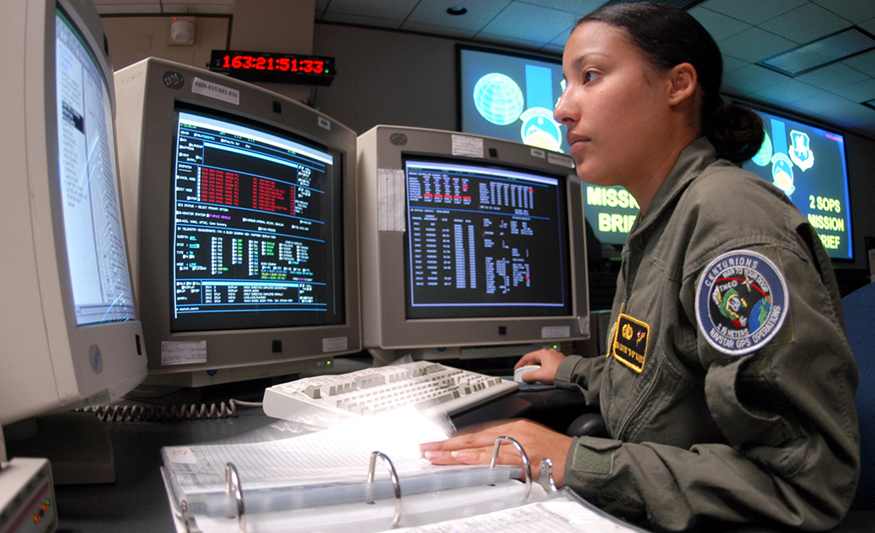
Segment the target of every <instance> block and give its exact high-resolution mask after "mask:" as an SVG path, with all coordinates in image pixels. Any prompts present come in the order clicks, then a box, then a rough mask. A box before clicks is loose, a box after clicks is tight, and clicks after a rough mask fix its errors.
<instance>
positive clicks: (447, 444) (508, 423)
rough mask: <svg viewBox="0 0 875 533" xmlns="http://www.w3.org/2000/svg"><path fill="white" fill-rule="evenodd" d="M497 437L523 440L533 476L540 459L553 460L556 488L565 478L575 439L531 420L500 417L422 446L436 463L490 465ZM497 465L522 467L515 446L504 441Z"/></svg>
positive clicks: (426, 455) (424, 452)
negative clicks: (570, 450) (570, 449)
mask: <svg viewBox="0 0 875 533" xmlns="http://www.w3.org/2000/svg"><path fill="white" fill-rule="evenodd" d="M498 437H511V438H512V439H514V440H516V441H517V442H519V443H520V446H522V447H523V450H525V452H526V455H527V456H528V458H529V462H530V464H531V466H532V475H533V476H535V477H537V475H538V471H539V469H540V466H541V460H542V459H544V458H549V459H550V460H551V461H552V462H553V479H554V480H555V482H556V486H557V487H562V485H563V484H564V481H565V459H566V457H567V456H568V449H569V448H570V447H571V442H572V440H573V439H572V438H571V437H569V436H566V435H563V434H561V433H557V432H555V431H553V430H552V429H550V428H548V427H545V426H542V425H541V424H538V423H535V422H532V421H531V420H524V419H519V420H500V421H496V422H489V423H487V424H482V425H478V426H471V427H470V428H464V429H462V430H461V431H459V432H458V433H456V434H455V435H454V436H453V437H452V438H450V439H447V440H445V441H442V442H429V443H425V444H421V445H420V447H419V448H420V450H421V451H422V453H423V455H424V456H425V458H426V459H428V460H429V461H431V462H432V463H433V464H436V465H457V464H465V465H478V464H486V465H488V464H489V463H490V462H491V461H492V451H493V449H494V448H495V440H496V439H497V438H498ZM497 464H502V465H516V466H523V461H522V458H521V457H520V454H519V453H518V452H517V450H516V448H515V447H514V446H513V445H512V444H511V443H510V442H508V441H502V443H501V448H500V449H499V452H498V461H497Z"/></svg>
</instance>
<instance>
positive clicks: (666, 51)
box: [577, 2, 764, 163]
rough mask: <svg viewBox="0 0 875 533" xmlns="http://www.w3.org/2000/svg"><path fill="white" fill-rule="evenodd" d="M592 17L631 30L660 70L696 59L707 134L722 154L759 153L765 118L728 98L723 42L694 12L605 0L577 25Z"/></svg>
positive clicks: (738, 156)
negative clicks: (725, 95)
mask: <svg viewBox="0 0 875 533" xmlns="http://www.w3.org/2000/svg"><path fill="white" fill-rule="evenodd" d="M589 21H596V22H603V23H605V24H609V25H611V26H614V27H617V28H622V29H624V30H626V33H627V34H628V36H629V39H630V42H631V43H632V44H633V45H635V46H636V47H637V48H639V49H640V50H641V51H642V53H643V54H644V57H645V58H646V59H647V61H648V62H649V63H650V65H651V66H652V67H653V68H654V69H656V70H657V71H659V72H665V71H667V70H670V69H672V68H674V67H675V66H676V65H679V64H681V63H690V64H692V65H693V67H694V68H695V69H696V73H697V74H698V79H699V81H698V83H699V87H700V89H701V91H702V94H703V102H702V124H701V127H702V134H703V135H705V136H706V137H708V140H710V141H711V143H712V144H713V145H714V148H716V150H717V155H718V156H719V157H723V158H726V159H728V160H730V161H732V162H734V163H740V162H742V161H745V160H747V159H750V158H751V157H753V156H754V155H755V154H756V153H757V151H758V150H759V148H760V145H761V144H762V142H763V134H764V133H763V123H762V120H761V119H760V117H759V115H757V114H756V113H754V112H753V111H751V110H749V109H745V108H743V107H740V106H737V105H731V104H726V103H724V102H723V99H722V98H721V97H720V84H721V83H722V80H723V57H722V56H721V55H720V48H718V47H717V43H715V42H714V39H713V38H712V37H711V34H709V33H708V30H706V29H705V28H704V27H702V25H701V24H699V21H697V20H696V19H695V18H693V16H692V15H690V14H689V13H687V12H686V11H683V10H681V9H677V8H674V7H669V6H665V5H659V4H653V3H650V2H637V3H621V4H613V5H609V6H605V7H603V8H601V9H598V10H596V11H593V12H592V13H590V14H589V15H587V16H585V17H583V18H582V19H580V21H579V22H578V23H577V25H578V26H579V25H580V24H583V23H584V22H589Z"/></svg>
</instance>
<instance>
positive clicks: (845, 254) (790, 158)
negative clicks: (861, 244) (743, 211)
mask: <svg viewBox="0 0 875 533" xmlns="http://www.w3.org/2000/svg"><path fill="white" fill-rule="evenodd" d="M757 113H758V114H759V115H760V117H762V119H763V127H764V129H765V133H766V135H765V139H764V140H763V144H762V146H761V147H760V151H759V152H758V153H757V155H755V156H754V157H753V158H752V159H751V160H750V161H747V162H745V163H743V164H742V168H744V169H746V170H749V171H751V172H753V173H755V174H757V175H758V176H760V177H761V178H763V179H764V180H766V181H768V182H769V183H772V184H774V185H775V186H776V187H778V188H779V189H781V190H782V191H784V194H786V195H787V197H788V198H790V199H791V200H792V201H793V203H794V204H796V206H797V207H798V208H799V210H800V211H801V212H802V214H803V215H805V217H806V218H807V219H808V221H809V223H810V224H811V225H812V226H813V227H814V229H815V230H817V233H818V235H819V236H820V240H821V242H822V243H823V245H824V247H825V248H826V251H827V252H828V253H829V256H830V257H832V258H833V259H853V256H854V247H853V242H852V241H851V210H850V205H849V199H848V197H849V194H848V167H847V160H846V158H845V138H844V136H843V135H841V134H840V133H835V132H831V131H827V130H824V129H821V128H818V127H816V126H813V125H810V124H805V123H802V122H798V121H795V120H790V119H787V118H783V117H779V116H776V115H773V114H771V113H766V112H763V111H759V110H757Z"/></svg>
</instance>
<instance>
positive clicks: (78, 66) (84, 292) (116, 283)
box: [55, 10, 134, 326]
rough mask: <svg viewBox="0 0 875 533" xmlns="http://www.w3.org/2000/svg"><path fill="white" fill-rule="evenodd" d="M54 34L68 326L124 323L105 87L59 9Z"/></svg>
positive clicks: (124, 262)
mask: <svg viewBox="0 0 875 533" xmlns="http://www.w3.org/2000/svg"><path fill="white" fill-rule="evenodd" d="M56 37H57V41H56V44H57V46H56V54H57V56H56V57H57V61H56V71H55V75H56V80H55V81H56V84H57V87H56V91H57V92H56V103H57V117H58V128H57V129H58V148H59V149H58V173H59V174H60V186H61V190H60V194H61V199H62V202H61V205H62V210H63V216H64V223H63V226H64V240H65V242H66V249H67V258H68V261H67V262H68V267H69V272H70V282H71V285H72V292H73V307H74V309H75V316H76V324H77V325H80V326H81V325H85V324H94V323H99V322H111V321H116V320H132V319H134V299H133V292H132V290H131V278H130V270H129V269H128V258H127V252H126V251H125V241H124V232H123V230H122V213H121V206H120V203H119V192H118V175H117V166H116V159H115V136H114V134H113V133H114V128H113V113H112V103H111V101H110V91H109V90H108V89H109V88H108V87H107V85H106V81H105V80H104V79H103V78H102V75H101V72H100V69H99V66H98V65H97V64H96V63H95V61H94V59H93V58H92V57H91V52H90V51H89V50H88V48H87V47H86V46H85V45H84V44H83V40H82V37H81V36H80V34H79V33H78V32H77V30H76V27H75V26H74V25H73V23H72V22H71V21H70V19H69V17H68V16H66V15H65V14H64V12H63V11H62V10H58V16H57V22H56Z"/></svg>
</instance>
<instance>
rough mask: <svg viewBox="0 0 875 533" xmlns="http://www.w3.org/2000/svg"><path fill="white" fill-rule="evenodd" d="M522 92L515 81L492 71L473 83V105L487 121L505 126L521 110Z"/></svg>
mask: <svg viewBox="0 0 875 533" xmlns="http://www.w3.org/2000/svg"><path fill="white" fill-rule="evenodd" d="M523 104H524V102H523V92H522V91H521V90H520V88H519V85H517V84H516V82H515V81H513V80H512V79H510V78H509V77H507V76H505V75H504V74H499V73H497V72H493V73H492V74H487V75H485V76H483V77H482V78H480V79H479V80H477V84H476V85H474V107H476V108H477V111H479V112H480V115H481V116H483V118H485V119H486V120H488V121H489V122H492V123H493V124H497V125H499V126H507V125H508V124H510V123H512V122H514V121H515V120H516V119H518V118H519V116H520V113H522V112H523Z"/></svg>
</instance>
